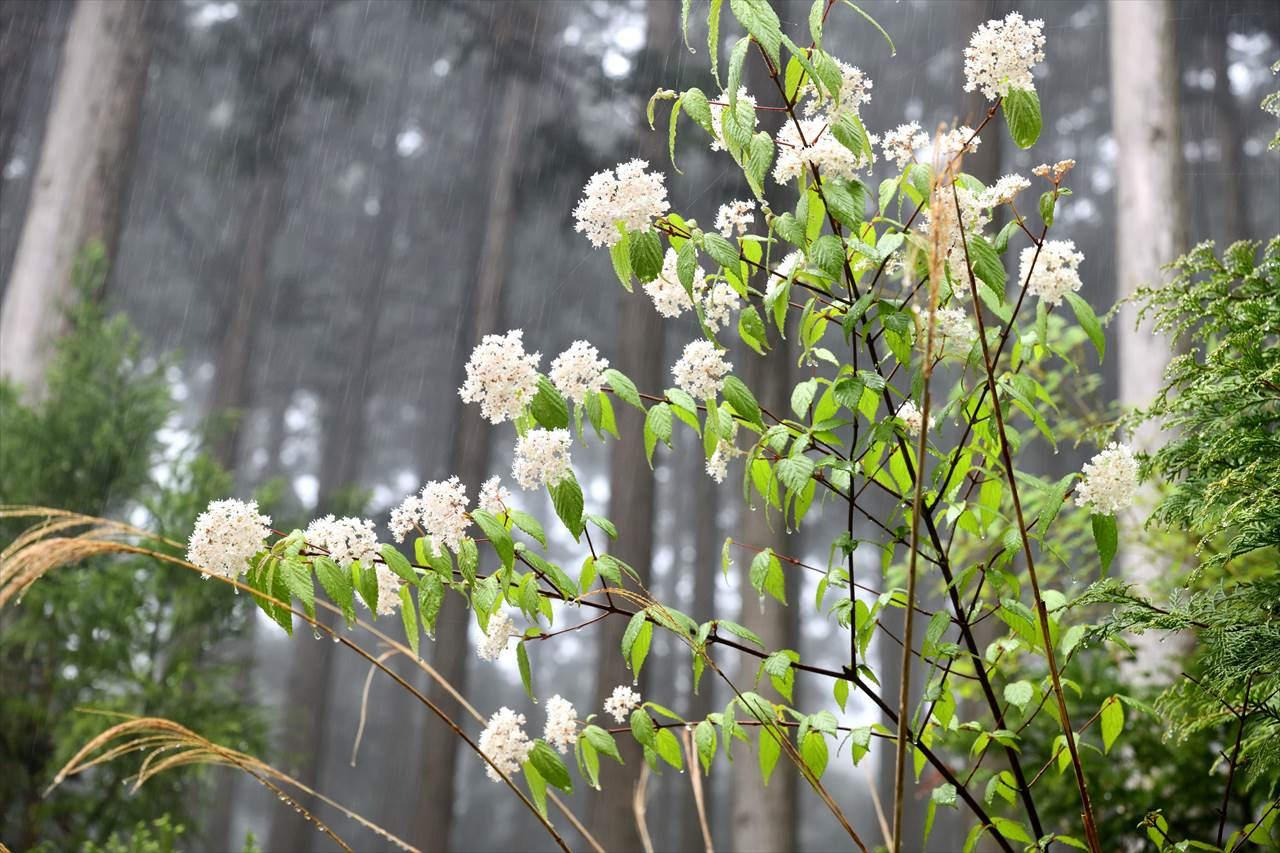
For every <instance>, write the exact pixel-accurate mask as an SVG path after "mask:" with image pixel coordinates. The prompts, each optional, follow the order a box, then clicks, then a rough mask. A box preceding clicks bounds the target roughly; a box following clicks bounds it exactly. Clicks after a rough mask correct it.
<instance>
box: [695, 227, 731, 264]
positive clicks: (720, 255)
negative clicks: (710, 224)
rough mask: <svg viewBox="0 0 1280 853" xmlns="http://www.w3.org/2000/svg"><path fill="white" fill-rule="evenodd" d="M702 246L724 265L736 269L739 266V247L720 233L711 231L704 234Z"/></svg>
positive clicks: (712, 257)
mask: <svg viewBox="0 0 1280 853" xmlns="http://www.w3.org/2000/svg"><path fill="white" fill-rule="evenodd" d="M702 248H703V249H705V250H706V253H707V254H708V255H710V256H711V260H713V261H715V262H716V263H717V264H719V265H720V266H722V267H725V268H727V269H731V270H736V269H737V268H738V266H739V263H738V262H739V260H740V258H739V255H738V247H737V246H736V245H734V244H733V243H730V242H729V241H728V240H726V239H725V238H723V237H721V236H720V235H719V234H716V233H714V232H710V233H707V234H703V235H702Z"/></svg>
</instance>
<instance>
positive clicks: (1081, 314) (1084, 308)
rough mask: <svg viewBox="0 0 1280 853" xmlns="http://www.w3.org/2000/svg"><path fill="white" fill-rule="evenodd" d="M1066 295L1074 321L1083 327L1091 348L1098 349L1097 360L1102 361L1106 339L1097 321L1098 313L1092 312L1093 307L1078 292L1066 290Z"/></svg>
mask: <svg viewBox="0 0 1280 853" xmlns="http://www.w3.org/2000/svg"><path fill="white" fill-rule="evenodd" d="M1064 295H1065V296H1066V297H1067V302H1068V304H1070V305H1071V310H1072V311H1074V312H1076V322H1078V323H1079V324H1080V328H1082V329H1084V331H1085V334H1087V335H1088V336H1089V340H1090V341H1092V342H1093V348H1094V349H1096V350H1097V351H1098V361H1102V357H1103V354H1104V353H1105V352H1106V347H1107V340H1106V338H1105V337H1104V336H1103V334H1102V324H1101V323H1099V322H1098V315H1097V314H1094V313H1093V308H1092V307H1091V306H1090V305H1089V303H1088V302H1086V301H1085V300H1084V299H1083V298H1082V297H1081V296H1080V294H1078V293H1072V292H1070V291H1068V292H1067V293H1065V294H1064Z"/></svg>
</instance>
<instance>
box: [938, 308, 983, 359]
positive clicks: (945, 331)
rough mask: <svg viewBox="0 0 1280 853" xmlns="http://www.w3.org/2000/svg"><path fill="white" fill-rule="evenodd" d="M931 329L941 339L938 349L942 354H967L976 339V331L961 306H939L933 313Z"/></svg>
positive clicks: (962, 355)
mask: <svg viewBox="0 0 1280 853" xmlns="http://www.w3.org/2000/svg"><path fill="white" fill-rule="evenodd" d="M933 331H934V334H935V335H936V336H937V337H939V338H941V339H942V346H941V347H940V349H941V351H942V352H943V353H944V354H948V355H956V356H960V357H961V358H963V357H964V356H967V355H968V354H969V350H970V349H972V348H973V344H974V342H975V341H977V340H978V332H977V331H976V330H975V329H974V328H973V323H972V322H970V320H969V315H968V314H966V313H965V310H964V309H963V308H939V309H938V312H937V313H936V314H935V315H934V329H933Z"/></svg>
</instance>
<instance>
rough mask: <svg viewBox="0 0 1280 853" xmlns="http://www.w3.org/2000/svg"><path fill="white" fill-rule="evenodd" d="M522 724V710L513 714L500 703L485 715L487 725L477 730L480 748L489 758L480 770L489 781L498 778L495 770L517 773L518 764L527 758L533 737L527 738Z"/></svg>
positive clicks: (509, 773)
mask: <svg viewBox="0 0 1280 853" xmlns="http://www.w3.org/2000/svg"><path fill="white" fill-rule="evenodd" d="M523 726H524V714H517V713H516V712H515V711H512V710H511V709H510V708H508V707H506V706H503V707H501V708H499V709H498V710H497V712H496V713H495V714H494V715H493V716H492V717H490V718H489V723H488V725H486V726H485V727H484V731H482V732H480V743H479V744H478V745H479V747H480V751H481V752H483V753H484V755H485V757H486V758H488V759H489V761H492V762H493V764H492V765H489V764H486V765H485V770H484V772H485V773H486V774H487V775H488V776H489V778H490V779H492V780H493V781H495V782H501V781H502V776H501V775H500V774H499V773H498V770H501V771H502V772H503V773H505V774H507V775H508V776H512V775H514V774H516V773H519V772H520V767H521V765H523V764H524V763H525V762H526V761H527V760H528V759H529V753H530V752H532V751H533V741H531V740H529V736H528V735H527V734H525V731H524V728H523ZM494 766H496V767H497V768H498V770H495V769H494Z"/></svg>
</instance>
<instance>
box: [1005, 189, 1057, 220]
mask: <svg viewBox="0 0 1280 853" xmlns="http://www.w3.org/2000/svg"><path fill="white" fill-rule="evenodd" d="M1057 204H1058V194H1057V193H1055V192H1054V191H1053V190H1048V191H1047V192H1042V193H1040V218H1041V219H1042V220H1044V224H1045V226H1046V227H1048V228H1052V227H1053V214H1054V208H1055V207H1057ZM1010 224H1015V225H1016V224H1017V223H1010Z"/></svg>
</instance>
